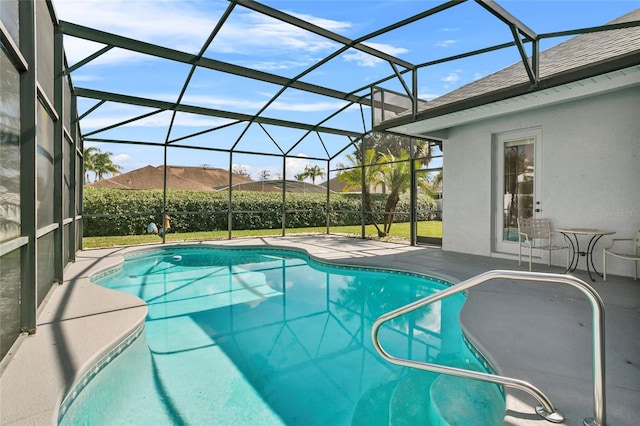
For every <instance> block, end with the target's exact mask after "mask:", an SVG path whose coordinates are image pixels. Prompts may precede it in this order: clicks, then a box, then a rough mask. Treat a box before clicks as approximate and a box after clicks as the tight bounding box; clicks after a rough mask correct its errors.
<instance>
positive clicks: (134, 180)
mask: <svg viewBox="0 0 640 426" xmlns="http://www.w3.org/2000/svg"><path fill="white" fill-rule="evenodd" d="M232 176H233V177H232V180H233V183H234V184H236V183H243V182H251V181H252V180H251V179H250V178H248V177H245V176H241V175H238V174H232ZM163 182H164V169H163V167H162V166H158V167H154V166H145V167H142V168H140V169H136V170H132V171H130V172H128V173H122V174H119V175H116V176H114V177H112V178H110V179H103V180H101V181H98V182H94V183H92V184H90V186H97V187H100V188H117V189H163V187H164V185H163ZM228 185H229V172H228V171H227V170H224V169H218V168H208V167H188V166H167V188H170V189H181V190H191V191H215V190H217V189H219V188H221V187H225V186H228Z"/></svg>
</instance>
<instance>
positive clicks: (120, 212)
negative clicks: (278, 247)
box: [83, 187, 435, 237]
mask: <svg viewBox="0 0 640 426" xmlns="http://www.w3.org/2000/svg"><path fill="white" fill-rule="evenodd" d="M385 199H386V195H385V194H373V196H372V204H373V209H374V210H375V211H376V212H380V213H378V214H376V217H377V219H376V220H378V221H381V218H382V211H383V209H384V201H385ZM162 200H163V192H162V191H161V190H120V189H108V188H95V187H85V188H84V204H83V209H84V212H83V213H84V236H86V237H96V236H117V235H138V234H144V233H145V232H147V225H148V224H149V223H150V222H155V223H156V224H158V225H159V226H160V224H161V223H162V220H161V216H162ZM228 203H229V193H228V192H226V191H220V192H214V191H178V190H168V191H167V211H168V212H170V213H171V214H172V215H174V218H173V220H172V222H171V229H172V231H174V232H197V231H211V230H226V229H227V224H228V215H229V211H228ZM326 203H327V196H326V194H317V193H316V194H301V193H287V194H286V204H285V208H286V210H287V214H286V227H287V228H302V227H323V226H326V214H327V213H326ZM329 203H330V204H329V205H330V211H331V214H330V224H331V226H343V225H359V224H360V223H361V219H360V211H361V199H360V195H359V194H331V196H330V201H329ZM409 205H410V204H409V197H408V196H404V197H401V199H400V202H399V203H398V207H397V211H398V212H408V211H409ZM418 205H419V209H421V210H427V209H429V208H434V207H435V203H434V202H433V200H432V199H431V198H430V197H428V196H421V197H419V200H418ZM232 210H233V211H234V214H233V229H234V230H241V229H277V228H281V227H282V194H280V193H276V192H254V191H235V192H233V195H232ZM107 215H108V216H110V217H106V216H107ZM111 215H115V216H113V217H111ZM431 216H433V215H431ZM431 218H432V217H429V215H425V214H422V215H421V217H419V220H429V219H431ZM406 220H408V215H398V216H397V221H406ZM367 223H371V218H370V215H367Z"/></svg>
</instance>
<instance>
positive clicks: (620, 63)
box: [382, 9, 640, 136]
mask: <svg viewBox="0 0 640 426" xmlns="http://www.w3.org/2000/svg"><path fill="white" fill-rule="evenodd" d="M632 21H640V9H637V10H635V11H633V12H631V13H628V14H627V15H624V16H622V17H620V18H618V19H616V20H614V21H612V22H610V23H608V24H607V25H614V24H621V23H626V22H632ZM625 70H627V71H626V72H625ZM639 70H640V25H636V26H632V27H628V28H619V29H614V30H608V31H598V32H590V33H585V34H581V35H579V36H577V37H574V38H571V39H569V40H567V41H565V42H563V43H560V44H558V45H556V46H554V47H552V48H550V49H547V50H545V51H543V52H540V55H539V84H538V87H533V86H532V85H531V82H530V81H529V78H528V75H527V72H526V70H525V67H524V64H523V63H522V62H517V63H515V64H513V65H511V66H509V67H507V68H504V69H502V70H500V71H497V72H495V73H493V74H491V75H488V76H486V77H484V78H481V79H479V80H476V81H474V82H472V83H469V84H467V85H465V86H462V87H460V88H458V89H456V90H454V91H452V92H450V93H447V94H445V95H443V96H441V97H438V98H436V99H433V100H431V101H429V102H426V103H420V108H419V109H420V110H419V112H418V116H417V118H415V119H414V118H411V117H410V116H406V117H400V118H398V119H393V120H389V121H388V122H385V123H383V124H382V127H384V128H385V129H389V130H393V131H396V132H399V133H405V134H411V135H416V136H417V135H421V136H424V135H425V132H426V131H429V130H437V129H443V128H446V127H451V125H455V124H460V122H459V121H457V120H453V121H451V122H450V120H447V119H446V118H443V117H444V116H446V115H448V114H456V113H458V112H460V111H465V110H470V109H472V108H478V107H482V106H484V105H487V104H490V103H494V102H500V101H504V100H506V99H511V98H516V97H518V96H522V97H525V96H526V95H529V97H530V98H531V97H532V95H533V94H535V93H540V92H543V91H546V92H547V93H552V91H551V90H549V89H550V88H557V87H558V86H563V85H564V86H570V85H571V84H572V83H575V82H576V81H577V80H580V79H589V78H595V77H597V76H601V75H605V74H606V75H608V77H607V79H610V78H618V77H619V78H621V79H622V80H621V84H624V85H628V84H639V83H640V77H639V76H640V73H639V72H638V71H639ZM629 75H630V76H629ZM610 87H611V84H609V85H604V86H603V88H604V89H607V90H610ZM559 90H562V88H560V89H559ZM596 91H597V89H593V90H591V92H596ZM576 93H577V92H576V91H574V95H575V94H576ZM557 98H558V101H560V100H561V99H562V98H563V97H562V96H559V97H557ZM552 101H553V99H552V98H547V99H541V102H540V105H548V104H549V103H550V102H552ZM507 110H508V111H511V112H513V109H508V108H507V109H506V110H505V111H507ZM409 115H410V114H409ZM493 115H494V116H495V115H496V111H494V114H493ZM449 118H451V117H449ZM478 118H481V116H480V117H476V116H474V115H473V114H471V115H468V117H467V119H468V120H473V119H478ZM432 119H435V121H434V122H432V124H431V125H426V123H423V125H422V126H420V125H418V122H420V121H428V120H432ZM463 121H464V120H463Z"/></svg>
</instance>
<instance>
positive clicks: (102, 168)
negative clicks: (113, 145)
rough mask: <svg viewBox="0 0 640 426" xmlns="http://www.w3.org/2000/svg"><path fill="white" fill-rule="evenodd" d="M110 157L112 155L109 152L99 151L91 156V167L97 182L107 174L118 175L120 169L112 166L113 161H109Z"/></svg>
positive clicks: (114, 165)
mask: <svg viewBox="0 0 640 426" xmlns="http://www.w3.org/2000/svg"><path fill="white" fill-rule="evenodd" d="M112 155H113V153H111V152H101V151H100V150H98V152H97V153H96V154H94V155H93V156H92V157H93V167H94V171H95V173H96V178H97V180H102V179H103V178H104V176H105V175H108V174H112V175H117V174H118V173H120V170H121V169H122V167H120V166H118V165H117V164H114V163H113V161H111V156H112Z"/></svg>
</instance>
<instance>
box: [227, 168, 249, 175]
mask: <svg viewBox="0 0 640 426" xmlns="http://www.w3.org/2000/svg"><path fill="white" fill-rule="evenodd" d="M231 170H232V171H233V174H236V175H240V176H244V177H250V175H249V172H248V171H247V169H246V168H245V167H244V166H233V168H232V169H231Z"/></svg>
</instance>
